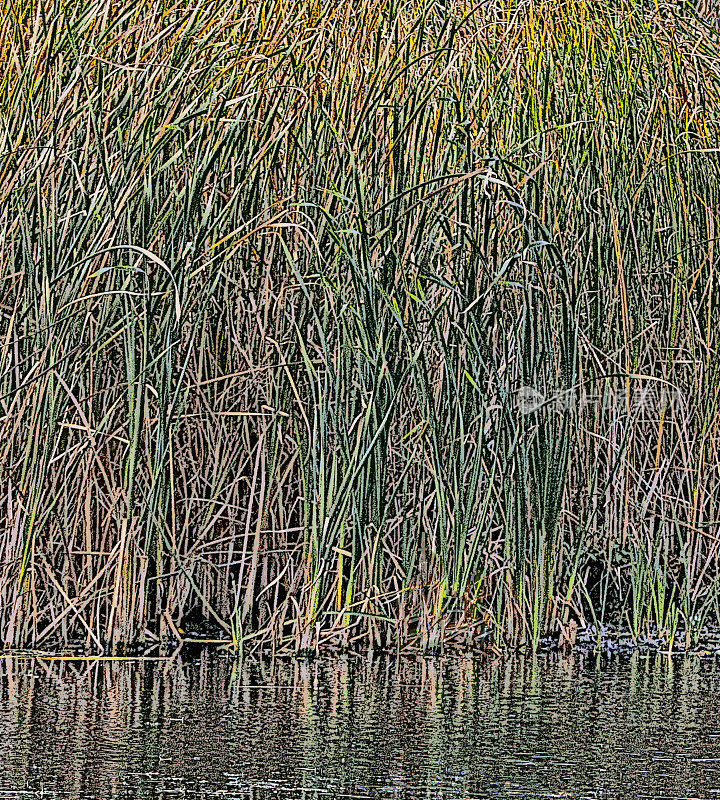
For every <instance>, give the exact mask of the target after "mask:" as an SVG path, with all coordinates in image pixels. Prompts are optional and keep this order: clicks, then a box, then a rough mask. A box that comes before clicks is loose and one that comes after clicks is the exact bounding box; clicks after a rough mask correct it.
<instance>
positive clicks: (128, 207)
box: [0, 0, 720, 652]
mask: <svg viewBox="0 0 720 800" xmlns="http://www.w3.org/2000/svg"><path fill="white" fill-rule="evenodd" d="M2 7H3V13H2V27H1V28H0V30H1V34H0V51H1V53H2V64H3V69H2V77H1V78H0V120H1V123H2V124H1V125H0V154H1V155H0V227H1V230H2V235H1V236H0V287H1V288H0V320H1V323H0V509H1V512H2V513H1V515H0V519H1V521H0V526H1V529H2V534H1V536H0V633H1V634H2V639H3V641H4V643H5V645H6V646H8V647H20V646H34V647H48V648H49V647H60V646H65V645H67V644H69V643H72V642H77V641H80V642H81V643H82V644H83V645H84V646H85V647H87V648H90V649H92V650H95V651H98V652H100V651H103V650H108V649H121V648H123V647H128V646H131V645H136V644H138V643H143V642H144V643H145V644H147V645H150V644H152V643H153V642H156V641H159V640H163V639H172V638H176V637H181V636H183V633H182V630H185V631H188V630H192V629H193V626H194V627H196V628H198V627H202V625H205V626H206V628H207V629H208V630H211V631H213V630H214V633H212V635H213V636H214V638H217V639H221V640H222V639H225V640H231V641H232V642H233V643H234V644H235V646H237V647H239V648H242V649H243V650H244V651H245V652H247V651H249V650H253V649H256V648H261V647H269V648H273V649H274V650H276V651H282V650H288V651H308V650H313V649H318V650H321V649H323V648H325V647H329V646H337V647H345V646H347V647H350V648H368V647H369V648H374V649H378V648H387V647H389V648H401V649H405V648H421V649H436V648H438V647H441V646H442V647H450V646H453V645H458V646H460V647H468V646H492V647H496V648H503V647H514V646H517V645H519V644H524V645H526V646H528V647H533V646H535V647H536V646H537V645H538V644H539V642H540V641H541V639H542V638H543V637H545V636H551V635H557V634H558V632H562V631H563V630H564V629H565V627H564V626H567V625H568V624H570V623H571V622H573V621H574V622H577V623H579V624H580V626H581V627H584V626H586V625H589V624H595V625H602V624H605V623H614V624H621V625H624V626H626V627H627V628H629V630H630V631H631V633H632V634H633V635H634V636H640V635H642V634H646V633H648V632H650V631H656V632H658V634H659V635H661V636H662V637H664V641H665V642H666V645H669V646H672V644H673V641H674V639H675V637H676V635H677V634H678V632H679V631H687V633H688V639H687V640H688V641H691V640H692V639H693V637H694V638H695V639H696V638H697V637H698V636H699V632H700V630H701V629H702V627H703V626H704V625H705V624H708V623H717V622H718V621H720V587H719V586H718V562H719V556H720V554H719V550H718V546H719V545H720V527H719V523H720V509H719V508H718V504H719V503H720V492H719V491H718V489H719V487H720V475H719V474H718V470H719V468H720V457H719V454H718V422H719V421H720V415H719V407H718V393H719V391H720V380H719V378H720V375H719V369H720V367H719V366H718V360H717V357H716V355H717V347H718V323H717V313H718V274H717V273H718V265H719V262H718V258H717V255H718V247H717V242H718V237H719V236H720V216H719V214H720V187H719V185H718V174H719V173H718V155H719V152H718V147H719V138H718V132H719V127H720V95H719V90H720V60H719V58H720V56H719V53H720V49H719V48H718V44H719V33H718V31H719V29H718V24H717V19H716V18H714V17H713V16H712V14H711V12H707V10H706V13H705V15H701V14H699V13H698V12H697V11H696V10H695V9H694V8H693V7H691V6H689V5H688V6H686V5H683V4H680V5H677V4H673V5H667V4H664V3H662V4H654V3H640V2H635V0H608V2H594V1H593V2H586V0H568V2H558V1H557V0H531V1H530V2H525V1H523V2H520V3H516V2H511V1H508V2H504V0H498V2H495V3H487V4H479V5H473V4H471V3H466V2H464V1H463V0H454V1H453V2H448V3H440V2H436V1H435V0H421V2H419V3H400V2H396V1H395V0H366V2H362V3H357V2H351V1H350V0H340V2H332V3H330V2H328V3H325V2H319V1H316V2H293V1H292V0H271V1H270V2H255V1H254V0H243V1H242V2H240V0H229V1H225V2H218V1H216V0H207V2H201V3H189V2H186V1H185V0H178V1H177V2H169V1H165V2H163V1H162V0H138V1H137V2H132V3H130V2H127V3H126V2H118V3H114V4H109V3H104V2H102V3H101V2H95V0H91V1H90V2H87V0H82V1H80V0H69V2H63V3H60V2H58V1H57V0H28V2H26V3H23V4H17V3H15V2H12V0H3V2H2ZM523 393H524V394H523ZM528 398H529V399H530V401H531V402H530V403H529V405H528V403H527V402H526V401H527V400H528ZM519 401H521V402H519ZM185 635H186V636H187V635H191V634H187V633H186V634H185Z"/></svg>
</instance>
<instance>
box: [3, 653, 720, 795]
mask: <svg viewBox="0 0 720 800" xmlns="http://www.w3.org/2000/svg"><path fill="white" fill-rule="evenodd" d="M718 683H720V672H718V670H717V669H716V668H715V666H714V664H709V663H703V662H702V661H700V660H699V659H695V660H692V659H691V660H687V661H677V662H673V661H672V660H668V659H663V658H647V659H643V658H641V657H639V656H638V655H635V656H633V657H632V658H630V659H628V660H627V661H625V662H623V663H622V664H610V665H604V666H603V667H602V668H598V666H597V665H595V664H593V663H591V662H587V661H585V660H583V659H581V658H579V659H577V660H576V662H575V663H568V662H567V661H564V662H557V661H548V660H543V661H540V662H539V661H538V660H537V659H532V658H527V659H517V660H514V661H512V662H508V663H501V662H497V663H487V662H479V661H475V660H471V659H461V660H456V659H454V660H438V661H432V660H400V661H399V662H396V661H392V660H380V659H378V660H374V661H366V660H350V661H344V662H343V661H336V662H331V661H319V662H314V663H307V662H294V661H278V662H276V663H274V664H269V663H254V664H247V663H245V664H237V663H234V662H231V661H225V660H220V659H210V658H204V659H202V660H201V661H199V662H193V663H182V662H181V661H179V660H174V661H172V662H168V663H165V664H159V663H140V664H129V663H118V662H103V663H97V662H96V663H93V664H81V663H68V662H64V663H52V662H50V663H47V664H42V663H39V662H37V661H31V660H13V659H10V658H5V659H2V660H1V661H0V791H8V790H12V789H14V790H20V789H26V788H27V789H29V790H33V791H37V790H40V788H41V787H42V788H43V791H45V792H46V793H48V794H49V795H50V796H52V795H53V793H57V794H62V793H64V794H66V795H69V796H72V797H77V798H81V797H84V796H85V795H87V794H94V795H95V796H100V797H125V796H134V797H150V796H153V797H157V796H167V797H170V796H174V793H175V792H178V791H184V792H185V793H186V795H188V796H204V795H210V794H211V793H213V792H217V791H227V792H229V794H230V796H232V797H248V798H249V797H257V798H259V797H270V796H277V793H280V795H281V796H287V797H295V796H300V794H304V796H305V797H320V796H325V795H326V794H327V793H328V792H330V793H331V794H334V795H336V796H339V795H343V794H347V795H352V796H367V795H368V794H369V793H372V792H374V793H375V795H374V796H386V795H387V796H394V797H397V796H401V797H420V796H423V797H426V796H433V797H473V796H487V795H488V793H489V794H502V793H503V792H505V793H507V794H510V795H512V794H513V792H515V791H517V792H521V791H524V792H525V793H526V795H525V796H544V795H546V794H548V793H551V792H559V791H569V792H570V796H585V795H583V794H582V792H587V791H589V790H590V789H593V791H594V790H596V789H597V788H598V787H605V788H606V790H607V792H608V793H609V794H610V796H613V795H612V792H613V791H615V790H617V791H620V788H621V787H624V788H623V791H629V792H631V794H632V793H633V792H635V791H636V790H637V791H640V790H642V791H647V792H649V793H650V794H652V792H653V791H657V792H658V793H661V790H662V791H670V792H674V794H673V795H672V796H678V797H679V796H684V794H683V792H689V791H690V790H691V789H693V788H694V789H695V790H697V789H698V787H700V788H702V787H703V786H707V785H710V782H711V781H712V780H715V778H716V777H720V773H718V771H717V769H716V766H714V763H715V762H713V761H712V759H713V758H714V752H715V749H714V748H715V746H716V742H717V737H718V735H720V729H718V726H717V725H716V724H715V721H714V720H715V718H714V716H713V715H712V713H711V708H710V706H711V705H712V694H711V691H712V690H714V688H715V687H717V685H718ZM707 759H710V760H707ZM573 792H574V794H573ZM626 796H628V795H626ZM633 796H634V795H633Z"/></svg>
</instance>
